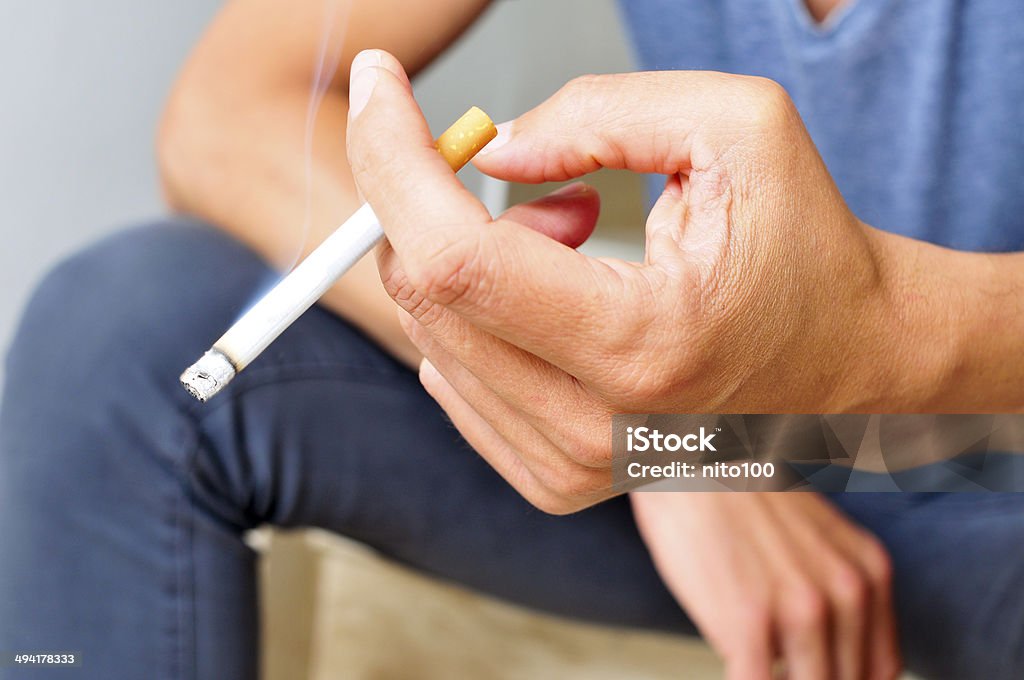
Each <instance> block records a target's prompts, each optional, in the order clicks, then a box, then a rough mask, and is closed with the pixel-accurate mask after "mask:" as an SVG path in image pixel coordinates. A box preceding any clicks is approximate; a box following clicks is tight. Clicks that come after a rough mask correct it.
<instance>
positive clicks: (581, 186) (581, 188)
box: [548, 182, 590, 197]
mask: <svg viewBox="0 0 1024 680" xmlns="http://www.w3.org/2000/svg"><path fill="white" fill-rule="evenodd" d="M588 191H590V186H589V185H588V184H587V183H586V182H573V183H572V184H567V185H565V186H564V187H562V188H561V189H557V190H555V191H552V192H551V193H550V194H548V196H559V197H568V196H579V195H582V194H585V193H587V192H588Z"/></svg>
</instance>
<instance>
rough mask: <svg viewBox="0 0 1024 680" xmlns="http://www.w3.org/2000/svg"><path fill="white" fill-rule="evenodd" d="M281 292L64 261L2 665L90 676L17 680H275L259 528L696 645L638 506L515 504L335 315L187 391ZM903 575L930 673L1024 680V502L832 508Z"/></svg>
mask: <svg viewBox="0 0 1024 680" xmlns="http://www.w3.org/2000/svg"><path fill="white" fill-rule="evenodd" d="M274 279H275V275H274V274H272V272H270V271H269V270H268V269H267V268H266V266H265V265H264V264H263V263H262V262H261V261H260V260H259V259H258V258H257V257H256V256H254V255H253V254H252V253H250V252H249V251H247V250H246V249H245V248H243V247H242V246H240V245H238V244H236V243H235V242H233V241H231V240H230V239H228V238H227V237H225V236H223V235H222V234H221V233H219V232H217V231H214V230H212V229H208V228H206V227H203V226H200V225H195V224H191V223H185V222H180V223H179V222H166V223H160V224H156V225H152V226H149V227H146V228H142V229H137V230H134V231H130V232H126V233H123V234H121V235H118V236H115V237H112V238H110V239H108V240H106V241H104V242H102V243H100V244H98V245H96V246H94V247H92V248H91V249H89V250H87V251H85V252H83V253H81V254H79V255H77V256H75V257H73V258H72V259H70V260H69V261H67V262H65V263H64V264H62V265H61V266H60V267H58V268H57V269H56V270H55V271H54V272H53V273H52V274H51V275H50V276H49V277H48V278H47V279H46V280H45V281H44V282H43V283H42V285H41V286H40V288H39V289H38V291H37V292H36V294H35V296H34V298H33V299H32V301H31V303H30V304H29V306H28V309H27V311H26V313H25V316H24V319H23V320H22V322H21V326H20V329H19V331H18V333H17V337H16V339H15V341H14V344H13V347H12V348H11V350H10V353H9V355H8V358H7V382H6V385H5V389H4V394H3V401H2V406H0V537H2V539H3V546H2V548H0V650H9V651H17V650H30V649H32V650H41V649H49V650H72V651H76V652H79V653H80V654H81V656H82V666H81V668H77V669H55V670H43V669H37V670H33V671H24V670H22V669H15V670H11V669H3V670H0V678H5V679H6V678H11V679H12V680H13V679H15V678H18V679H20V678H44V677H46V678H49V677H53V678H71V677H74V678H97V679H99V678H103V679H109V678H142V677H146V678H156V679H171V678H204V679H205V678H210V679H216V680H230V679H232V678H251V677H254V676H255V674H256V668H257V657H258V644H257V631H258V616H259V614H258V606H257V602H256V575H255V570H254V568H255V563H256V556H255V554H254V553H253V552H252V551H251V550H250V549H249V548H248V547H247V546H246V545H245V543H244V542H243V540H242V536H243V533H244V532H245V531H246V530H247V529H250V528H252V527H256V526H259V525H262V524H272V525H275V526H281V527H303V526H312V527H321V528H324V529H327V530H330V531H334V532H338V533H342V534H345V535H347V536H350V537H352V538H355V539H357V540H359V541H362V542H365V543H367V544H369V545H371V546H374V547H375V548H377V549H379V550H380V551H382V552H383V553H385V554H387V555H390V556H392V557H394V558H395V559H398V560H400V561H402V562H405V563H407V564H410V565H413V566H415V567H417V568H419V569H422V570H424V571H427V572H430V573H433V574H436V575H440V576H443V577H446V578H450V579H454V580H456V581H458V582H460V583H463V584H466V585H468V586H470V587H472V588H476V589H479V590H482V591H485V592H488V593H492V594H495V595H497V596H500V597H503V598H507V599H510V600H514V601H516V602H519V603H523V604H526V605H528V606H531V607H536V608H539V609H543V610H546V611H550V612H556V613H560V614H565V615H569V616H574V617H580V618H583V619H588V620H592V621H602V622H609V623H618V624H624V625H629V626H639V627H650V628H658V629H663V630H671V631H679V632H684V633H692V632H693V629H692V626H691V624H689V622H688V621H687V619H686V618H685V616H684V615H683V614H682V612H681V611H680V610H679V608H678V606H677V605H676V603H675V602H674V601H673V599H672V597H671V596H670V595H669V593H668V592H667V591H666V590H665V588H664V586H663V585H662V584H661V582H660V581H659V579H658V577H657V575H656V573H655V571H654V569H653V567H652V565H651V562H650V559H649V557H648V555H647V552H646V550H645V549H644V547H643V545H642V543H641V541H640V538H639V537H638V535H637V532H636V529H635V527H634V525H633V521H632V516H631V513H630V510H629V506H628V503H627V502H626V500H625V499H622V498H619V499H616V500H613V501H611V502H608V503H605V504H602V505H600V506H598V507H595V508H592V509H590V510H586V511H584V512H581V513H579V514H576V515H572V516H567V517H552V516H548V515H545V514H543V513H541V512H539V511H537V510H534V509H532V508H531V507H530V506H529V505H528V504H527V503H526V502H525V501H523V500H522V499H520V498H519V497H518V496H517V495H516V494H515V493H514V492H513V491H512V490H511V489H510V488H509V487H508V486H507V485H506V484H505V483H504V482H503V481H502V480H501V479H500V478H499V477H498V476H497V475H496V474H495V473H494V472H493V471H492V470H491V469H490V468H489V467H488V466H487V465H486V464H485V463H484V462H483V461H482V460H481V459H480V458H479V457H478V456H477V455H476V454H475V453H474V452H473V451H472V450H471V449H470V448H469V447H468V446H467V445H466V444H465V443H464V442H463V441H462V440H461V438H460V437H459V435H458V433H457V432H456V431H455V430H454V429H453V428H452V427H451V426H450V424H449V423H448V422H447V421H446V419H445V417H444V415H443V413H442V412H441V411H440V409H439V408H438V407H437V406H436V405H435V404H434V402H433V401H432V400H431V399H430V398H429V397H428V396H427V395H426V394H425V393H424V392H423V391H422V389H421V388H420V386H419V383H418V381H417V379H416V376H415V375H414V374H413V373H411V372H410V371H408V370H406V369H405V368H404V367H402V366H401V365H399V364H397V363H396V362H395V361H393V360H392V359H390V358H389V357H388V356H387V355H385V354H384V353H383V352H381V351H380V350H379V349H378V348H377V347H376V346H375V345H374V344H372V343H371V342H369V341H368V340H367V339H366V338H365V337H363V336H362V335H361V334H360V333H359V332H357V331H356V330H354V329H353V328H352V327H350V326H349V325H347V324H346V323H345V322H343V321H342V320H340V319H339V318H337V317H335V316H333V315H332V314H330V313H328V312H326V311H324V310H323V309H319V308H314V309H312V310H311V311H310V312H309V313H307V314H306V315H305V316H303V317H302V318H301V319H300V321H299V322H298V323H296V324H295V325H294V326H293V327H292V328H291V329H289V330H288V332H286V333H285V334H284V335H283V336H282V337H281V339H280V340H279V341H278V342H277V343H275V344H274V345H273V346H272V347H271V348H270V350H268V351H267V352H266V353H265V354H264V355H263V356H261V357H260V358H259V359H258V360H257V361H256V362H255V363H254V364H253V365H252V366H251V367H250V368H249V369H248V370H246V371H245V372H243V373H242V374H241V375H240V376H239V378H238V379H237V380H236V381H235V382H234V383H233V384H232V385H231V386H230V388H229V390H228V391H227V392H226V393H225V394H223V395H220V396H218V397H217V398H215V399H214V400H213V401H211V402H210V403H209V404H207V405H200V404H198V403H196V402H194V401H192V400H191V399H190V398H189V397H188V396H187V395H186V394H185V392H184V391H183V390H182V389H181V388H180V387H179V386H178V384H177V376H178V373H179V372H180V371H181V370H182V368H183V367H184V366H185V365H187V364H188V363H190V362H191V361H192V360H194V359H195V357H196V356H198V355H199V354H200V353H201V352H202V351H203V350H204V349H205V348H206V347H207V346H208V345H209V344H210V342H211V341H212V340H213V339H215V337H216V336H217V335H218V334H219V333H220V332H221V331H222V330H223V329H224V328H225V327H226V325H227V324H228V323H230V322H231V321H232V320H233V319H234V318H235V317H236V316H237V315H238V314H239V313H240V312H241V311H243V310H244V308H245V307H246V305H247V304H249V303H250V302H251V301H253V299H254V298H255V297H256V295H258V294H259V292H260V291H261V290H262V289H264V288H265V287H266V286H267V285H269V284H270V283H272V281H273V280H274ZM834 500H835V502H836V503H838V505H839V506H840V507H841V508H843V509H844V510H845V511H846V512H847V513H849V514H850V515H851V516H852V517H853V519H854V520H856V521H858V522H860V523H861V524H863V525H864V526H866V527H867V528H868V529H869V530H871V531H873V532H875V533H876V534H878V535H879V536H880V537H881V539H882V540H883V541H884V542H885V543H886V545H887V546H888V548H889V550H890V552H891V554H892V557H893V560H894V563H895V567H896V594H897V600H898V608H899V616H900V623H901V629H902V635H903V643H904V649H905V653H906V655H907V659H908V660H909V662H910V663H911V666H912V667H914V668H916V669H918V670H919V671H922V672H924V673H926V674H927V675H928V676H929V677H949V678H968V677H978V678H989V679H997V678H1019V677H1024V598H1022V595H1021V594H1022V593H1024V495H1013V494H990V495H979V496H975V495H972V494H957V495H951V496H943V495H935V494H933V495H910V494H849V495H841V496H835V497H834Z"/></svg>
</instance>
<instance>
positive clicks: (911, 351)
mask: <svg viewBox="0 0 1024 680" xmlns="http://www.w3.org/2000/svg"><path fill="white" fill-rule="evenodd" d="M863 228H864V233H865V236H866V238H867V239H868V242H869V243H870V250H871V252H872V254H873V258H874V264H875V267H876V270H877V272H878V284H877V286H876V287H875V289H874V290H873V291H872V292H871V293H870V294H869V295H868V296H866V298H865V301H864V306H863V308H862V309H861V310H858V311H859V318H858V319H857V320H856V326H855V332H854V333H852V334H851V340H852V343H851V347H850V349H849V351H848V356H849V357H850V359H851V366H850V367H849V368H848V369H847V375H848V376H849V378H850V379H849V380H848V381H847V388H848V391H847V396H846V399H845V401H844V405H843V410H844V411H849V412H862V413H867V412H874V413H901V412H922V413H927V412H939V411H943V410H950V409H952V410H954V411H956V410H969V409H965V408H964V407H963V406H959V405H957V404H950V403H949V396H950V395H951V394H955V390H954V388H956V387H957V386H958V385H961V386H962V381H963V378H964V373H965V371H967V370H968V369H967V364H968V354H969V346H970V343H971V337H970V336H971V330H972V323H973V321H975V320H974V319H972V316H973V314H972V310H971V303H970V297H971V292H972V289H973V288H974V287H976V286H977V285H978V284H979V281H978V280H977V279H976V278H974V276H973V275H972V272H971V270H970V268H969V267H965V266H964V262H962V261H958V259H957V258H964V257H972V256H971V255H970V254H966V253H957V252H955V251H951V250H948V249H945V248H940V247H938V246H935V245H932V244H929V243H925V242H921V241H915V240H913V239H909V238H904V237H901V236H897V235H894V234H889V233H886V232H883V231H880V230H877V229H874V228H872V227H870V226H868V225H863ZM973 274H974V275H976V274H977V273H976V272H974V273H973ZM973 311H977V310H973ZM851 388H852V389H851Z"/></svg>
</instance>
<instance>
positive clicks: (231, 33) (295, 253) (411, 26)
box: [158, 0, 487, 365]
mask: <svg viewBox="0 0 1024 680" xmlns="http://www.w3.org/2000/svg"><path fill="white" fill-rule="evenodd" d="M486 5H487V0H416V1H412V0H345V1H343V2H342V1H335V0H332V1H331V2H324V1H323V0H292V1H290V2H280V1H279V0H232V2H229V3H227V4H226V6H225V8H224V10H223V11H222V12H221V13H220V15H218V17H217V19H216V20H215V21H214V23H213V24H212V25H211V27H210V28H209V30H208V31H207V33H206V35H204V36H203V39H202V40H201V41H200V43H199V44H198V45H197V46H196V49H195V50H194V51H193V53H192V55H191V56H190V58H189V60H188V63H187V64H186V66H185V68H184V69H183V71H182V74H181V75H180V77H179V79H178V83H177V84H176V86H175V88H174V91H173V93H172V95H171V97H170V101H169V102H168V105H167V107H166V109H165V112H164V118H163V121H162V124H161V130H160V135H159V138H158V156H159V161H160V171H161V178H162V180H163V183H164V188H165V193H166V195H167V198H168V201H169V203H170V204H171V206H172V207H173V208H175V209H176V210H179V211H181V212H186V213H189V214H192V215H195V216H197V217H199V218H201V219H203V220H204V221H206V222H209V223H210V224H213V225H215V226H217V227H219V228H222V229H224V230H225V231H227V232H228V233H230V234H232V235H233V236H235V237H236V238H238V239H239V240H241V241H243V242H244V243H246V244H248V245H249V246H250V247H252V248H253V249H254V250H255V251H257V252H258V253H260V254H261V255H262V256H263V257H265V258H266V259H267V260H268V261H269V262H271V263H273V264H274V265H276V266H278V267H287V266H290V265H292V264H293V263H294V262H296V261H297V259H299V258H301V257H302V256H304V255H305V254H306V253H308V252H309V251H310V250H312V249H313V248H315V247H316V246H317V245H318V244H319V243H320V242H321V241H322V240H323V239H324V238H325V237H326V236H327V235H328V234H330V233H331V232H332V231H333V230H334V229H335V228H336V227H337V226H338V225H339V224H341V222H342V221H344V219H345V218H346V217H348V216H349V215H350V214H351V213H352V212H353V211H354V210H355V209H356V208H357V207H358V205H359V200H358V197H357V195H356V191H355V186H354V184H353V182H352V177H351V174H350V172H349V169H348V165H347V161H346V153H345V128H346V118H347V113H348V104H347V99H346V90H345V86H344V83H345V82H347V80H348V78H347V76H348V65H349V64H350V63H351V61H352V58H353V57H354V56H355V55H356V53H357V52H358V51H359V50H361V49H364V48H368V47H382V46H383V47H389V48H391V49H393V50H394V51H395V53H396V54H397V55H399V57H400V58H401V59H402V61H403V62H404V63H405V64H406V65H407V67H408V68H409V70H410V72H411V73H415V72H417V71H419V70H420V69H422V68H423V67H425V66H426V65H427V64H428V63H429V62H430V61H431V60H432V59H433V58H434V57H435V56H436V55H437V54H438V53H440V52H441V51H442V50H443V49H444V48H445V47H446V46H447V45H448V44H450V43H451V41H452V40H454V39H455V38H456V37H457V36H458V34H459V33H460V32H461V31H462V30H464V29H465V28H466V27H467V26H468V25H469V24H470V23H471V22H472V21H473V20H474V19H475V18H476V16H477V15H478V14H479V13H480V12H481V11H483V9H484V8H485V7H486ZM322 41H326V45H327V47H326V49H325V50H324V54H323V55H321V54H320V46H321V42H322ZM322 57H326V59H325V61H327V62H331V61H334V57H336V58H337V63H338V65H339V68H338V70H337V73H335V74H333V77H330V76H331V74H330V73H327V74H325V75H326V76H327V77H328V78H330V82H329V83H328V84H327V87H328V89H327V92H326V96H325V98H324V100H323V103H322V105H321V106H320V109H319V115H318V117H317V120H316V121H315V124H314V125H313V129H314V130H315V136H314V137H313V139H312V144H311V145H309V147H308V149H309V157H307V145H306V144H305V135H306V133H307V127H308V121H307V111H308V106H309V102H310V99H311V96H312V95H313V80H314V71H315V68H316V64H317V62H318V60H319V59H321V58H322ZM307 167H308V172H307ZM322 303H323V304H324V305H326V306H327V307H329V308H330V309H332V310H334V311H335V312H337V313H339V314H341V315H343V316H345V317H346V318H347V319H349V320H350V321H351V322H352V323H354V324H356V325H357V326H359V327H360V328H361V329H362V330H363V331H364V332H366V333H367V334H369V335H370V336H371V337H373V338H374V339H375V340H377V341H378V342H379V343H380V344H381V345H382V346H384V347H385V349H387V350H389V351H390V352H391V353H392V354H394V355H396V356H397V357H399V358H401V359H402V360H404V361H406V362H407V363H409V364H411V365H414V364H416V363H418V361H419V355H418V353H417V352H416V351H415V349H414V348H413V346H412V344H411V343H409V341H408V340H407V339H406V337H405V334H404V333H403V332H402V330H401V328H400V327H399V325H398V322H397V319H396V314H395V308H394V303H393V302H392V301H391V300H390V298H388V296H387V295H386V293H385V292H384V289H383V286H382V285H381V283H380V280H379V277H378V275H377V271H376V266H375V265H374V262H373V259H372V257H368V258H364V260H363V261H362V262H360V263H359V264H358V265H357V266H356V267H355V268H354V269H353V270H352V271H350V272H349V273H348V274H347V275H346V276H344V277H343V278H342V279H341V281H339V282H338V284H337V285H336V286H335V287H334V288H333V289H331V290H330V291H329V292H328V293H327V294H326V295H325V296H324V297H323V299H322Z"/></svg>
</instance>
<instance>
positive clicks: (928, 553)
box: [833, 493, 1024, 679]
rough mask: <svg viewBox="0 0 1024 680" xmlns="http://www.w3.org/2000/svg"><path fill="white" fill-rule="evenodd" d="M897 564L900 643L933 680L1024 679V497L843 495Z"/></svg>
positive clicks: (848, 508) (910, 661) (838, 498)
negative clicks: (966, 679)
mask: <svg viewBox="0 0 1024 680" xmlns="http://www.w3.org/2000/svg"><path fill="white" fill-rule="evenodd" d="M833 500H835V502H836V503H837V504H838V505H839V506H840V507H841V508H843V509H844V510H845V511H846V512H847V513H848V514H850V515H851V516H852V517H853V518H854V519H855V520H856V521H858V522H859V523H861V524H862V525H864V526H865V527H866V528H868V529H869V530H871V531H872V532H874V533H875V534H877V535H878V536H879V538H881V540H882V541H883V542H884V543H885V545H886V547H887V548H888V550H889V553H890V555H891V556H892V561H893V567H894V571H895V575H894V588H895V596H896V605H897V614H898V616H899V620H900V633H901V643H902V648H903V650H904V656H905V658H906V661H907V664H908V666H909V667H910V668H911V669H912V670H915V671H916V672H918V673H920V674H922V675H923V676H924V677H928V678H968V677H972V678H973V677H977V678H993V679H999V678H1007V679H1010V678H1021V677H1024V597H1022V596H1021V594H1022V593H1024V494H1013V493H990V494H975V493H956V494H937V493H935V494H902V493H880V494H875V493H851V494H838V495H835V496H833Z"/></svg>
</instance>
